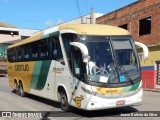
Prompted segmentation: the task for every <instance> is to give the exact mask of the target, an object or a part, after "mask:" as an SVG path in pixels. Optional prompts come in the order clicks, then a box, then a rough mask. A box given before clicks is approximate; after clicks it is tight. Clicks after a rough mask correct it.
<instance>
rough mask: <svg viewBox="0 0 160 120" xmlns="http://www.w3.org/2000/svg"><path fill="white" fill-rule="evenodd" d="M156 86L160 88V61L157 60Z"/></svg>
mask: <svg viewBox="0 0 160 120" xmlns="http://www.w3.org/2000/svg"><path fill="white" fill-rule="evenodd" d="M156 67H157V68H156V69H157V71H156V88H160V61H156Z"/></svg>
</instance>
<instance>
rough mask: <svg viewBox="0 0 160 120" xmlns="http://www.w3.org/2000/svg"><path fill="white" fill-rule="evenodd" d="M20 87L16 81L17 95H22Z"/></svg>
mask: <svg viewBox="0 0 160 120" xmlns="http://www.w3.org/2000/svg"><path fill="white" fill-rule="evenodd" d="M19 89H20V87H19V85H18V84H16V83H15V92H16V94H17V95H20V91H19Z"/></svg>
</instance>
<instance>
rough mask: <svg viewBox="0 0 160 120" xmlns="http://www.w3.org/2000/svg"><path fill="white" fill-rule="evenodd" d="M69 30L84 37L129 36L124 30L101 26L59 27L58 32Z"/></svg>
mask: <svg viewBox="0 0 160 120" xmlns="http://www.w3.org/2000/svg"><path fill="white" fill-rule="evenodd" d="M64 29H71V30H74V31H76V32H77V34H86V35H129V32H128V31H127V30H125V29H122V28H119V27H115V26H110V25H101V24H73V25H61V26H60V27H59V30H64Z"/></svg>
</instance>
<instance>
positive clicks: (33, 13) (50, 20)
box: [0, 0, 138, 30]
mask: <svg viewBox="0 0 160 120" xmlns="http://www.w3.org/2000/svg"><path fill="white" fill-rule="evenodd" d="M136 1H138V0H0V22H5V23H8V24H11V25H14V26H16V27H18V28H26V29H40V30H43V29H46V28H49V27H51V26H54V25H57V24H60V23H62V22H67V21H69V20H72V19H75V18H78V17H80V16H84V15H87V14H89V13H90V9H91V8H93V11H94V12H97V13H102V14H107V13H109V12H112V11H114V10H116V9H119V8H121V7H124V6H126V5H129V4H131V3H133V2H136ZM78 8H79V9H78Z"/></svg>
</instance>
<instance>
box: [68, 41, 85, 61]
mask: <svg viewBox="0 0 160 120" xmlns="http://www.w3.org/2000/svg"><path fill="white" fill-rule="evenodd" d="M70 45H73V46H76V47H78V48H79V49H80V50H81V53H82V58H83V62H85V63H87V62H88V49H87V47H86V46H85V45H84V44H82V43H79V42H70Z"/></svg>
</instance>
